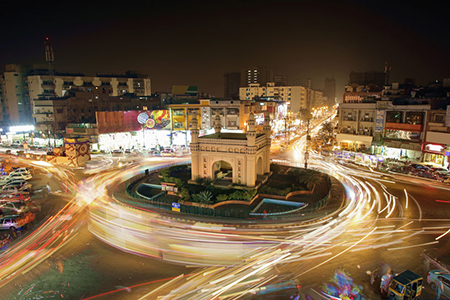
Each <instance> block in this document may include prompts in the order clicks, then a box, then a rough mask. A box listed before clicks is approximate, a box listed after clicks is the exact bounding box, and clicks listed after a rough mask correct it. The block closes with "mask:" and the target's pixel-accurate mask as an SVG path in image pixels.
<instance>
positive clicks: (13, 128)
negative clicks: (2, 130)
mask: <svg viewBox="0 0 450 300" xmlns="http://www.w3.org/2000/svg"><path fill="white" fill-rule="evenodd" d="M33 130H34V126H33V125H23V126H11V127H9V131H10V132H11V133H15V132H30V131H33Z"/></svg>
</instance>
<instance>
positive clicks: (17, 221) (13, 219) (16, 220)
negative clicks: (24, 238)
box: [0, 215, 25, 230]
mask: <svg viewBox="0 0 450 300" xmlns="http://www.w3.org/2000/svg"><path fill="white" fill-rule="evenodd" d="M24 225H25V221H24V220H23V219H22V217H21V216H19V215H9V216H4V217H2V218H1V219H0V229H3V230H9V229H13V230H16V229H18V228H22V227H23V226H24Z"/></svg>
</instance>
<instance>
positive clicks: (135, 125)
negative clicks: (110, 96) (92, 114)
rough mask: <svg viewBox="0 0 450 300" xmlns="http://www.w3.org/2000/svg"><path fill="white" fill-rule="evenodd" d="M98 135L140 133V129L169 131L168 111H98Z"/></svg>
mask: <svg viewBox="0 0 450 300" xmlns="http://www.w3.org/2000/svg"><path fill="white" fill-rule="evenodd" d="M96 114H97V128H98V133H99V134H104V133H115V132H130V131H140V130H142V129H170V127H171V122H170V113H169V111H168V110H165V109H163V110H136V111H134V110H131V111H98V112H96Z"/></svg>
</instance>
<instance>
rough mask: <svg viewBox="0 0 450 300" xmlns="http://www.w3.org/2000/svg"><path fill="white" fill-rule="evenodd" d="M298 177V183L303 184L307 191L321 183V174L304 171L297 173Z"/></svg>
mask: <svg viewBox="0 0 450 300" xmlns="http://www.w3.org/2000/svg"><path fill="white" fill-rule="evenodd" d="M298 176H299V177H298V181H299V182H301V183H303V184H305V185H306V187H307V188H308V190H312V188H313V187H314V186H315V185H316V184H317V183H319V182H320V181H322V178H323V175H322V173H320V172H317V171H314V170H304V171H303V172H301V173H299V174H298Z"/></svg>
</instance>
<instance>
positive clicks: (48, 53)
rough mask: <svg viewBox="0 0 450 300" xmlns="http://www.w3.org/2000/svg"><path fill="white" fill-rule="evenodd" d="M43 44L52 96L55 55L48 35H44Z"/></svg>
mask: <svg viewBox="0 0 450 300" xmlns="http://www.w3.org/2000/svg"><path fill="white" fill-rule="evenodd" d="M44 45H45V60H46V61H47V66H48V73H49V75H50V80H51V87H52V88H51V97H54V96H55V85H54V80H55V68H54V66H53V62H54V61H55V56H54V54H53V48H52V45H51V44H50V39H49V38H48V37H45V41H44Z"/></svg>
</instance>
